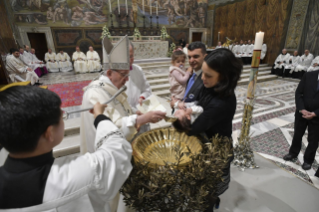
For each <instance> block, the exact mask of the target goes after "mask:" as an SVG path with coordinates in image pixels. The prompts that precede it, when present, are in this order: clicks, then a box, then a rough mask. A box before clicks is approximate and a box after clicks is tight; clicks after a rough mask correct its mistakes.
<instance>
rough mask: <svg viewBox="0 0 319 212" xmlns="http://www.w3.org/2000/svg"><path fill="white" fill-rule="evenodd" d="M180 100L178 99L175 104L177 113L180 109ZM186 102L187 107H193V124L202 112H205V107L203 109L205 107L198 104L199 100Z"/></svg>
mask: <svg viewBox="0 0 319 212" xmlns="http://www.w3.org/2000/svg"><path fill="white" fill-rule="evenodd" d="M179 102H180V101H177V102H175V104H174V108H175V112H174V113H176V111H177V110H179V109H178V103H179ZM184 104H185V107H186V108H191V109H192V114H191V123H192V124H193V123H194V121H195V120H196V119H197V118H198V117H199V116H200V114H202V113H203V112H204V109H203V107H201V106H198V105H197V102H185V103H184Z"/></svg>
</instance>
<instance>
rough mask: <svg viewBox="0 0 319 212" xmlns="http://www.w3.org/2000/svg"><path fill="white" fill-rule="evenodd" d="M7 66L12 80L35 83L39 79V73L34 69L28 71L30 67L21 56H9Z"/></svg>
mask: <svg viewBox="0 0 319 212" xmlns="http://www.w3.org/2000/svg"><path fill="white" fill-rule="evenodd" d="M6 68H7V70H8V72H9V77H10V79H11V81H12V82H21V81H31V84H32V85H33V84H34V83H36V82H37V81H38V80H39V77H38V75H37V74H36V73H35V72H34V71H33V70H32V71H28V70H27V69H28V68H29V67H28V66H27V65H26V64H25V63H24V62H23V61H22V60H21V59H20V58H19V57H18V58H16V57H15V56H14V55H11V56H9V57H8V58H7V64H6Z"/></svg>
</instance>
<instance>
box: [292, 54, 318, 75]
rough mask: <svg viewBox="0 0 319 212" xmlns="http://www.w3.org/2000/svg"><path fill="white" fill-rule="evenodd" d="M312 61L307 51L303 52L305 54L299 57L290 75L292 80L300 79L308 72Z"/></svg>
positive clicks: (311, 56)
mask: <svg viewBox="0 0 319 212" xmlns="http://www.w3.org/2000/svg"><path fill="white" fill-rule="evenodd" d="M312 60H313V55H312V54H311V53H309V50H308V49H306V50H305V54H304V55H302V56H301V57H300V60H299V64H298V65H297V67H296V68H295V71H294V73H293V74H292V77H293V78H300V79H301V78H302V76H303V74H304V73H305V72H306V71H307V70H308V68H309V67H310V65H311V63H312Z"/></svg>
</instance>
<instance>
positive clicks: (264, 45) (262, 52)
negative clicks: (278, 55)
mask: <svg viewBox="0 0 319 212" xmlns="http://www.w3.org/2000/svg"><path fill="white" fill-rule="evenodd" d="M266 53H267V44H265V43H264V44H263V45H262V47H261V55H260V59H261V60H263V59H264V58H265V56H266Z"/></svg>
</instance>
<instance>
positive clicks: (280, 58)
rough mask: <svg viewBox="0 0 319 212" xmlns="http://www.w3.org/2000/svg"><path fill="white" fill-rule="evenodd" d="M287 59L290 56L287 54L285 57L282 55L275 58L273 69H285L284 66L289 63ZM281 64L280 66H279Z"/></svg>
mask: <svg viewBox="0 0 319 212" xmlns="http://www.w3.org/2000/svg"><path fill="white" fill-rule="evenodd" d="M289 58H290V54H289V53H287V54H285V55H283V54H280V55H279V56H278V57H277V59H276V61H275V67H274V69H277V68H280V69H281V68H283V67H285V65H287V64H288V63H289ZM280 63H281V64H280Z"/></svg>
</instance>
